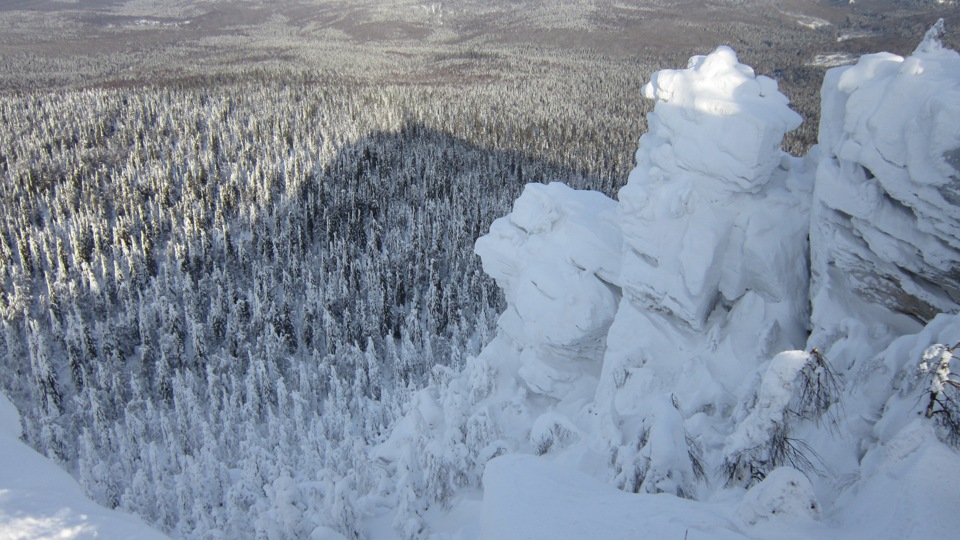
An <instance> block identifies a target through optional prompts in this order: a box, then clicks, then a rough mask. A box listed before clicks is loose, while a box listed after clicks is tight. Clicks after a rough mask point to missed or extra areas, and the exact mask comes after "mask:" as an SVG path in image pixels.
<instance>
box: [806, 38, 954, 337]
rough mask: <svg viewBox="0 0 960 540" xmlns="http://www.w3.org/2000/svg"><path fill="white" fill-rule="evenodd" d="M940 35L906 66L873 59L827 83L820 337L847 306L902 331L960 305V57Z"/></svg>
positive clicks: (816, 212)
mask: <svg viewBox="0 0 960 540" xmlns="http://www.w3.org/2000/svg"><path fill="white" fill-rule="evenodd" d="M940 29H941V28H940V27H934V29H933V30H931V32H930V33H928V35H927V38H926V39H925V40H924V41H923V43H922V44H921V45H920V46H919V47H918V48H917V50H916V51H915V52H914V54H913V55H912V56H910V57H908V58H906V59H904V58H902V57H900V56H895V55H892V54H887V53H883V54H873V55H867V56H864V57H863V58H861V59H860V61H859V62H858V63H857V64H856V65H854V66H849V67H844V68H839V69H834V70H830V71H829V72H828V73H827V76H826V79H825V80H824V84H823V97H822V99H823V113H822V120H821V124H820V139H819V141H820V145H819V146H820V152H821V154H820V159H819V165H818V167H817V179H816V190H815V194H814V203H813V207H812V214H811V221H812V226H811V232H810V242H811V253H812V254H813V265H812V270H813V285H812V289H813V290H812V297H813V306H814V325H815V327H816V328H817V329H820V330H821V331H822V329H825V328H830V327H832V326H835V325H837V324H838V323H839V322H840V321H841V320H842V319H843V317H845V316H846V315H845V314H848V313H854V312H856V311H857V310H859V309H860V308H859V307H851V305H850V304H851V302H854V303H858V304H864V305H866V306H868V307H872V308H873V309H874V310H877V313H878V315H879V316H881V317H883V318H884V319H885V320H886V321H887V323H888V324H889V325H891V326H893V327H902V328H903V329H904V330H909V329H911V322H910V321H909V320H908V319H912V320H914V321H917V322H922V323H926V322H928V321H929V320H930V319H932V318H933V317H934V316H935V315H936V314H937V313H939V312H954V311H956V310H957V308H958V305H960V262H958V261H960V123H958V119H960V55H958V54H957V53H956V52H954V51H950V50H945V49H942V48H941V47H940V43H939V41H938V39H937V34H938V31H939V30H940ZM878 308H879V310H878ZM883 311H886V312H888V314H887V315H886V316H885V317H884V316H883Z"/></svg>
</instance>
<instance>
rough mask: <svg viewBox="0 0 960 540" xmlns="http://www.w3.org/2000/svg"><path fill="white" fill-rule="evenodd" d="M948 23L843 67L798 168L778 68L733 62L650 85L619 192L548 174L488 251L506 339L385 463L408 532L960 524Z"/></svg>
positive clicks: (919, 531) (398, 521) (447, 387)
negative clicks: (768, 70)
mask: <svg viewBox="0 0 960 540" xmlns="http://www.w3.org/2000/svg"><path fill="white" fill-rule="evenodd" d="M941 30H942V27H941V26H937V27H935V28H934V29H933V30H931V32H930V33H928V35H927V36H926V38H925V39H924V41H923V43H922V44H921V45H920V46H919V47H918V49H917V51H916V52H915V53H914V54H913V55H912V56H911V57H909V58H901V57H897V56H893V55H889V54H878V55H868V56H865V57H863V58H862V59H861V60H860V61H859V62H858V63H857V64H856V65H854V66H846V67H842V68H837V69H834V70H831V71H829V72H828V73H827V76H826V79H825V82H824V86H823V94H822V95H823V114H822V118H823V120H822V124H821V127H820V144H819V146H818V147H815V148H814V149H813V150H812V151H811V153H810V154H809V155H808V156H806V157H804V158H796V157H792V156H789V155H786V154H785V153H783V152H782V151H780V150H779V143H780V140H781V138H782V137H783V135H784V133H785V132H787V131H789V130H790V129H793V128H795V127H796V126H797V125H798V123H799V117H798V116H797V115H796V113H794V112H793V111H791V110H790V108H789V104H788V100H787V98H786V97H785V96H783V95H782V94H781V93H780V92H779V91H778V90H777V85H776V83H775V81H773V80H772V79H769V78H766V77H763V76H757V75H756V74H755V73H754V72H753V70H752V69H751V68H750V67H749V66H745V65H743V64H741V63H740V62H739V61H738V59H737V57H736V54H735V53H734V52H733V51H732V50H731V49H729V48H726V47H721V48H719V49H717V50H716V51H715V52H714V53H712V54H710V55H706V56H697V57H694V58H691V60H690V63H689V65H688V66H687V68H686V69H683V70H666V71H662V72H659V73H657V74H655V75H654V76H653V77H652V79H651V81H650V83H649V84H647V85H646V86H645V87H644V95H645V96H646V97H648V98H651V99H654V100H656V106H655V109H654V111H653V112H652V113H651V114H650V115H649V117H648V124H649V126H650V131H649V132H648V133H647V134H645V135H644V136H643V137H642V138H641V140H640V147H639V149H638V151H637V167H636V168H635V169H634V171H633V172H632V173H631V174H630V177H629V179H628V182H627V184H626V185H625V186H624V187H623V188H622V189H621V191H620V193H619V197H618V198H619V201H614V200H611V199H608V198H606V197H605V196H603V195H601V194H598V193H593V192H581V191H575V190H572V189H570V188H568V187H566V186H564V185H562V184H550V185H547V186H543V185H530V186H528V187H527V189H526V190H525V191H524V193H523V194H522V195H521V197H520V198H519V199H518V200H517V201H516V203H515V204H514V208H513V212H512V213H511V214H509V215H508V216H505V217H503V218H501V219H499V220H497V221H496V222H495V223H494V224H493V226H492V227H491V230H490V233H489V234H488V235H486V236H484V237H483V238H481V239H479V240H478V241H477V244H476V251H477V253H478V254H479V255H480V257H481V258H482V260H483V266H484V270H485V271H486V272H487V273H489V274H490V275H491V276H493V277H494V278H495V279H496V280H497V283H498V285H499V286H500V287H501V288H503V290H504V292H505V296H506V300H507V304H508V305H507V309H506V311H505V312H504V313H503V315H502V316H501V318H500V320H499V333H498V335H497V337H496V338H495V339H494V340H493V341H492V342H491V343H490V344H489V345H488V346H487V347H486V348H485V349H484V350H483V351H482V352H481V353H480V354H479V356H478V357H476V358H470V359H468V361H467V365H466V368H465V369H464V371H463V372H462V373H459V374H455V373H448V372H444V373H442V374H441V375H442V376H438V377H437V378H436V383H435V384H434V385H432V386H431V387H429V388H427V389H426V390H424V391H422V392H421V393H419V394H418V395H417V396H415V398H414V400H413V403H412V406H411V408H410V411H409V413H408V415H407V416H406V418H404V419H403V420H402V421H401V422H400V423H399V424H398V426H397V429H396V430H395V431H394V433H393V435H392V436H391V437H390V438H389V439H388V441H387V442H386V443H385V444H384V445H383V446H382V447H380V448H379V449H378V450H377V451H376V456H377V459H378V462H379V463H380V465H382V466H383V467H384V468H385V470H386V471H388V473H389V474H398V475H400V477H401V478H402V479H403V485H404V490H405V493H407V495H406V497H407V499H406V500H408V501H409V500H414V499H416V500H417V501H420V502H419V503H418V504H411V503H409V502H408V503H404V504H401V505H400V508H399V510H397V511H396V513H395V516H394V521H393V523H394V524H395V525H397V527H396V530H397V532H398V533H399V534H400V535H401V536H404V537H409V538H413V537H424V536H429V534H430V531H434V532H436V533H438V534H439V536H438V537H445V536H446V535H452V536H454V537H460V538H477V537H482V538H584V537H590V536H596V537H601V538H619V537H623V538H628V537H629V538H633V537H651V538H683V537H688V538H742V537H747V538H881V537H896V538H929V537H948V536H951V533H955V531H957V530H960V514H958V513H957V512H955V511H954V510H955V508H954V507H955V504H956V502H957V501H960V454H958V452H957V448H956V446H957V444H958V443H960V436H958V433H960V430H954V431H953V432H952V431H951V429H950V427H949V425H947V424H948V422H946V420H949V418H950V417H949V416H948V415H947V414H946V413H947V412H948V411H947V409H949V408H950V407H954V408H957V409H958V410H957V416H958V418H960V408H958V407H956V401H954V402H951V401H950V399H958V400H960V384H958V385H956V386H953V382H951V381H956V378H955V375H951V374H950V373H949V362H950V360H951V359H952V356H951V354H950V353H949V352H948V351H947V347H949V346H950V345H952V344H953V343H957V342H960V316H958V315H957V314H956V313H957V312H958V310H960V304H958V303H957V300H958V299H960V294H958V293H957V291H958V290H960V288H958V286H957V280H958V277H957V276H958V275H960V274H958V269H960V251H958V248H960V234H958V233H960V222H958V218H960V214H958V210H957V206H956V203H957V202H960V199H957V198H956V196H955V190H956V189H957V187H956V186H957V185H960V172H958V171H960V161H958V156H960V128H958V126H960V107H958V106H957V104H958V103H960V55H957V53H955V52H953V51H949V50H944V49H943V48H942V47H941V46H940V43H939V40H938V35H939V34H938V33H939V32H940V31H941ZM811 308H812V309H811ZM938 343H939V344H944V345H945V346H940V347H933V348H930V347H931V346H932V345H935V344H938ZM931 392H933V393H934V395H935V396H937V399H938V400H939V401H936V402H935V403H934V405H933V406H932V408H930V409H927V408H926V405H927V404H928V403H931V401H930V397H929V396H930V395H931ZM951 392H955V393H953V394H951ZM951 403H953V404H952V405H951ZM931 412H932V413H931ZM958 425H960V424H958ZM951 445H953V446H951ZM479 487H482V489H483V503H482V511H481V512H480V516H479V517H478V516H476V515H475V514H476V512H473V514H471V513H470V511H468V510H467V509H468V508H475V506H476V502H475V500H476V499H475V497H473V496H466V495H464V494H466V493H471V491H470V490H471V489H473V488H479ZM443 515H446V516H453V515H457V516H460V517H459V518H458V519H459V520H460V521H461V522H462V524H463V526H462V528H461V529H460V530H459V533H457V532H456V531H457V529H456V527H451V525H450V522H449V521H445V520H443V519H442V518H439V517H438V516H443ZM464 516H472V517H464ZM372 531H373V529H370V532H372ZM377 532H378V533H382V530H377Z"/></svg>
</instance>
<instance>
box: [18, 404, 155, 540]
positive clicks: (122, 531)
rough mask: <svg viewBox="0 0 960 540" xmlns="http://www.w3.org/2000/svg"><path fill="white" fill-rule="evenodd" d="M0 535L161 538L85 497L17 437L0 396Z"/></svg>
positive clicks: (34, 539) (21, 538) (28, 539)
mask: <svg viewBox="0 0 960 540" xmlns="http://www.w3.org/2000/svg"><path fill="white" fill-rule="evenodd" d="M0 538H3V539H5V540H38V539H48V538H49V539H51V540H52V539H64V540H66V539H80V538H104V539H111V538H117V539H123V538H129V539H134V538H135V539H139V540H149V539H154V538H155V539H157V540H159V539H162V538H166V536H164V535H163V534H161V533H159V532H157V531H156V530H154V529H152V528H150V527H148V526H147V525H146V524H145V523H144V522H143V521H141V520H140V519H139V518H137V517H135V516H131V515H129V514H125V513H123V512H118V511H115V510H108V509H106V508H104V507H102V506H100V505H98V504H96V503H95V502H93V501H91V500H90V499H88V498H87V497H86V496H85V495H84V494H83V491H82V490H81V489H80V485H79V484H77V481H76V480H74V479H73V477H71V476H70V475H69V474H67V472H66V471H64V470H63V469H61V468H60V467H58V466H57V465H56V464H54V463H53V462H51V461H50V460H48V459H47V458H45V457H43V456H41V455H40V454H38V453H37V452H35V451H34V450H33V449H32V448H30V447H28V446H27V445H25V444H24V443H23V442H21V441H20V415H19V414H18V413H17V410H16V408H15V407H14V406H13V404H12V403H10V400H8V399H7V397H6V396H4V395H3V394H0Z"/></svg>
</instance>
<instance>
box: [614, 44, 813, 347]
mask: <svg viewBox="0 0 960 540" xmlns="http://www.w3.org/2000/svg"><path fill="white" fill-rule="evenodd" d="M643 94H644V96H645V97H647V98H650V99H655V100H656V101H657V103H656V106H655V108H654V111H653V112H652V113H650V115H649V116H648V124H649V132H648V133H647V134H645V135H644V136H643V137H642V138H641V139H640V148H639V150H638V151H637V155H636V158H637V166H636V168H635V169H634V170H633V172H632V173H630V177H629V180H628V183H627V185H626V186H624V187H623V189H621V190H620V194H619V199H620V208H619V215H620V219H621V223H622V230H623V235H624V244H625V248H626V249H625V251H624V264H623V272H622V275H621V281H622V285H623V287H624V289H625V293H626V294H627V295H628V296H630V297H631V299H632V300H634V301H636V302H638V303H640V304H642V305H646V306H648V307H649V308H650V309H653V310H656V311H667V312H669V313H672V314H673V315H675V316H676V317H677V318H679V319H681V320H683V321H685V322H686V323H688V324H689V325H690V326H692V327H693V328H696V329H699V328H702V327H703V324H704V322H705V318H706V316H707V315H708V314H709V312H710V310H711V308H712V307H713V304H714V303H715V302H716V300H717V297H718V294H719V292H720V291H719V285H720V281H721V279H722V277H723V275H722V274H723V265H722V259H723V255H724V252H725V250H726V249H727V247H728V242H729V239H730V233H731V230H730V229H731V228H732V226H733V223H734V221H735V219H736V218H737V216H738V214H739V211H740V208H739V206H738V205H735V204H731V201H732V199H733V198H735V195H736V194H742V193H746V194H754V193H758V192H759V191H761V190H762V189H763V187H764V185H765V184H766V183H767V182H768V181H769V180H770V178H771V174H772V173H773V171H774V169H776V168H777V167H778V166H779V165H780V163H781V160H782V157H783V152H782V151H781V150H780V147H779V146H780V142H781V140H782V139H783V135H784V134H785V133H786V132H787V131H790V130H792V129H794V128H796V127H797V126H799V125H800V121H801V119H800V116H799V115H798V114H797V113H795V112H794V111H792V110H791V109H790V108H789V106H788V99H787V98H786V96H784V95H783V94H781V93H780V92H779V91H778V90H777V83H776V82H775V81H774V80H773V79H770V78H769V77H764V76H759V77H758V76H756V75H755V74H754V72H753V69H752V68H750V67H749V66H746V65H744V64H741V63H739V62H738V61H737V56H736V54H735V53H734V52H733V50H731V49H730V48H729V47H720V48H718V49H717V50H716V51H714V52H713V53H712V54H710V55H708V56H694V57H693V58H691V59H690V63H689V65H688V67H687V69H683V70H664V71H660V72H658V73H656V74H654V75H653V77H652V79H651V81H650V82H649V83H647V84H646V85H645V86H644V87H643Z"/></svg>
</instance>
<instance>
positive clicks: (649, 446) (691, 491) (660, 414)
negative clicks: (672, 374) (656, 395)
mask: <svg viewBox="0 0 960 540" xmlns="http://www.w3.org/2000/svg"><path fill="white" fill-rule="evenodd" d="M612 461H613V465H614V470H615V472H616V483H617V485H618V487H620V489H623V490H625V491H631V492H634V493H640V492H643V493H670V494H673V495H676V496H678V497H684V498H695V497H696V490H697V484H698V483H699V482H700V481H702V480H704V479H705V478H706V472H705V470H704V466H703V451H702V449H701V448H700V445H699V443H697V441H696V440H695V439H694V438H693V437H691V436H690V435H689V434H688V433H687V431H686V429H685V427H684V420H683V413H682V412H681V409H680V403H679V402H678V401H677V398H676V396H675V395H670V396H661V397H660V399H658V400H656V401H655V402H654V404H653V406H652V410H651V412H650V414H649V415H648V416H646V417H645V418H644V421H643V428H642V429H641V431H640V433H639V434H638V436H637V438H636V440H635V442H634V444H633V445H623V446H620V447H617V448H615V449H614V450H613V459H612Z"/></svg>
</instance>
